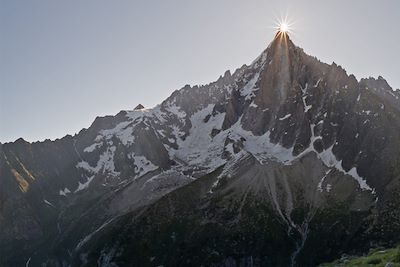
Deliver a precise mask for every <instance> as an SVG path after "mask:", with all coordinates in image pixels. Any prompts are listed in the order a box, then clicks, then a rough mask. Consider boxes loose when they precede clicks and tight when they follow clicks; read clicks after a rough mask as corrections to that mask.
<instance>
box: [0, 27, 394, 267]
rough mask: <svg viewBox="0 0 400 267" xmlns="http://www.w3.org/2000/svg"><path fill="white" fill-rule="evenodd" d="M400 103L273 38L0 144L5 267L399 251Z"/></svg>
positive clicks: (290, 262)
mask: <svg viewBox="0 0 400 267" xmlns="http://www.w3.org/2000/svg"><path fill="white" fill-rule="evenodd" d="M399 97H400V94H399V92H396V91H392V89H391V88H390V86H389V85H388V84H387V82H386V81H385V80H384V79H383V78H382V77H379V78H378V79H373V78H369V79H362V80H361V81H360V82H358V81H357V80H356V79H355V77H354V76H353V75H348V74H347V73H346V71H345V70H344V69H343V68H342V67H340V66H338V65H337V64H336V63H332V64H331V65H328V64H325V63H322V62H320V61H319V60H317V59H316V58H314V57H312V56H309V55H307V54H306V53H305V52H304V51H303V50H302V49H301V48H299V47H296V46H295V45H294V44H293V42H292V41H291V40H290V38H289V37H288V36H287V35H277V36H276V37H275V38H274V40H273V41H272V42H271V44H270V45H269V46H268V48H267V49H266V50H265V51H263V52H262V53H261V55H260V56H259V57H258V58H257V59H256V60H255V61H254V62H252V63H251V64H250V65H243V66H242V67H240V68H238V69H237V70H236V71H234V72H233V73H231V72H229V71H227V72H226V73H225V74H224V75H223V76H221V77H220V78H219V79H217V81H215V82H212V83H210V84H207V85H203V86H190V85H186V86H184V87H183V88H182V89H180V90H177V91H175V92H173V93H172V94H171V96H170V97H168V98H167V99H166V100H165V101H163V102H162V103H161V104H160V105H158V106H156V107H154V108H150V109H145V108H144V107H143V106H142V105H138V106H137V107H136V108H135V109H134V110H128V111H121V112H119V113H118V114H117V115H115V116H105V117H97V118H96V119H95V120H94V122H93V123H92V125H91V126H90V127H89V128H88V129H83V130H82V131H80V132H79V133H78V134H76V135H75V136H65V137H64V138H62V139H58V140H55V141H50V140H46V141H44V142H36V143H28V142H26V141H24V140H23V139H18V140H17V141H15V142H14V143H7V144H0V265H1V266H24V265H26V264H29V266H94V265H97V266H131V265H135V266H158V265H166V266H191V265H193V266H242V265H243V266H247V265H249V266H315V265H317V264H318V263H320V262H325V261H329V260H331V259H333V258H337V257H338V256H339V255H341V254H343V253H349V254H350V253H351V254H354V253H362V252H364V251H366V250H368V249H369V248H370V247H371V246H372V245H373V244H379V245H391V246H392V245H393V244H394V243H396V242H399V241H400V240H399V237H400V226H399V224H398V221H399V220H400V212H399V210H398V205H399V204H400V202H399V199H400V198H399V194H400V169H399V166H400V154H399V151H400V135H399V133H400V131H399V129H400V109H399V107H400V100H399Z"/></svg>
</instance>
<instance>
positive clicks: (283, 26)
mask: <svg viewBox="0 0 400 267" xmlns="http://www.w3.org/2000/svg"><path fill="white" fill-rule="evenodd" d="M279 31H281V32H288V31H289V25H288V24H287V23H286V22H282V23H281V25H279Z"/></svg>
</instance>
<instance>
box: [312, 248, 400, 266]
mask: <svg viewBox="0 0 400 267" xmlns="http://www.w3.org/2000/svg"><path fill="white" fill-rule="evenodd" d="M339 266H340V267H341V266H344V267H353V266H354V267H355V266H377V267H378V266H379V267H389V266H390V267H400V247H398V248H394V249H385V250H373V251H371V252H370V253H369V254H368V255H367V256H364V257H348V258H343V259H340V260H336V261H334V262H331V263H325V264H321V265H320V267H339Z"/></svg>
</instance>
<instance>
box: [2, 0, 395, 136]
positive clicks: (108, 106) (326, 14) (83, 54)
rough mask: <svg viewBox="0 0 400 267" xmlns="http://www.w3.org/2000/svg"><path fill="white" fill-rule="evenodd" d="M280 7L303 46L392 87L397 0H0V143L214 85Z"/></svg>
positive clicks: (258, 47) (260, 40) (266, 33)
mask: <svg viewBox="0 0 400 267" xmlns="http://www.w3.org/2000/svg"><path fill="white" fill-rule="evenodd" d="M286 12H287V13H288V14H289V18H291V19H292V20H294V21H295V22H296V24H295V25H294V27H295V30H294V31H295V32H294V34H293V35H291V39H292V40H293V41H294V43H295V44H297V45H298V46H301V47H302V48H304V50H305V51H306V52H307V53H309V54H312V55H314V56H316V57H318V58H319V59H320V60H322V61H324V62H327V63H332V61H335V62H336V63H337V64H339V65H342V66H343V67H344V68H345V69H346V70H347V72H348V73H353V74H355V75H356V77H357V78H358V79H360V78H362V77H368V76H374V77H377V76H378V75H382V76H383V77H384V78H386V79H387V80H388V82H389V84H390V85H391V86H392V87H393V88H400V66H399V64H400V27H399V14H400V1H397V0H391V1H390V0H386V1H385V0H383V1H375V0H370V1H368V0H352V1H348V0H341V1H339V0H326V1H321V0H305V1H282V0H276V1H268V0H249V1H243V0H201V1H187V0H159V1H155V0H143V1H134V0H131V1H123V0H118V1H110V0H84V1H81V0H68V1H55V0H35V1H28V0H26V1H23V0H0V142H7V141H14V140H16V139H17V138H19V137H23V138H24V139H25V140H28V141H36V140H44V139H46V138H50V139H54V138H58V137H62V136H64V135H66V134H74V133H76V132H78V131H79V130H80V129H82V128H84V127H85V128H87V127H88V126H89V125H90V124H91V123H92V121H93V120H94V118H95V117H96V116H103V115H109V114H115V113H117V112H118V111H119V110H122V109H133V108H134V107H135V106H136V105H137V104H139V103H142V104H143V105H144V106H145V107H152V106H155V105H156V104H158V103H160V102H161V101H162V100H163V99H165V98H166V97H167V96H169V95H170V94H171V93H172V92H173V91H174V90H176V89H179V88H181V87H182V86H183V85H185V84H192V85H194V84H205V83H208V82H211V81H214V80H215V79H217V78H218V76H219V75H221V74H223V73H224V71H225V70H227V69H230V70H234V69H236V68H238V67H240V66H241V65H243V64H245V63H246V64H248V63H251V61H252V60H253V59H254V58H256V57H257V56H258V55H259V54H260V53H261V51H262V50H263V49H265V48H266V46H267V45H268V43H269V42H270V41H271V40H272V38H273V36H274V30H273V29H272V28H271V26H272V25H273V22H274V18H275V17H279V16H280V15H281V14H285V13H286Z"/></svg>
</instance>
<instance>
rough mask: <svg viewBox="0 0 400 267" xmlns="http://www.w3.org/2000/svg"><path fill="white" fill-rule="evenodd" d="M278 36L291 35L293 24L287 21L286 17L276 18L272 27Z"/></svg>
mask: <svg viewBox="0 0 400 267" xmlns="http://www.w3.org/2000/svg"><path fill="white" fill-rule="evenodd" d="M273 28H274V29H275V30H276V31H278V33H279V34H284V35H285V34H289V33H293V22H292V21H291V20H289V19H288V16H287V15H286V16H285V17H281V18H277V19H276V20H275V26H274V27H273Z"/></svg>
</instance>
